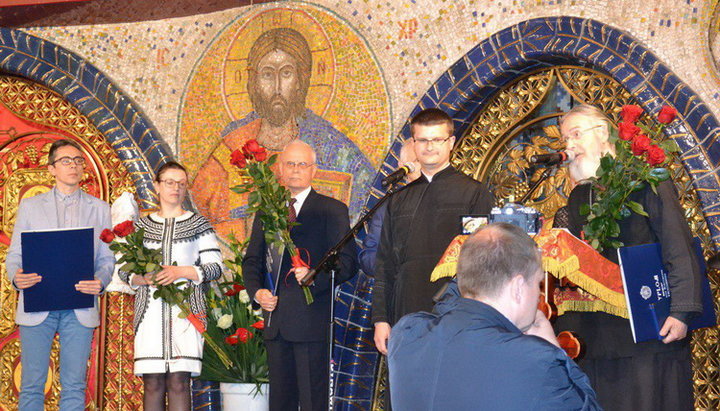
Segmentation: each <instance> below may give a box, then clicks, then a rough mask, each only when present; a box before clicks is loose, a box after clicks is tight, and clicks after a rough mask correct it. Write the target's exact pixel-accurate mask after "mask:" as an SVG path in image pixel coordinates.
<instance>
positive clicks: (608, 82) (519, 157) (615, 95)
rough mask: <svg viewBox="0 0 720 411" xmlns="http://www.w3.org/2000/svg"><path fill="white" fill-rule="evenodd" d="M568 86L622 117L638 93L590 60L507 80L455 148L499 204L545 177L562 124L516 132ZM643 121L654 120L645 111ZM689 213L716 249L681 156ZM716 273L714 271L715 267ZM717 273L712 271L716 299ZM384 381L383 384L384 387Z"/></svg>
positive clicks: (461, 164)
mask: <svg viewBox="0 0 720 411" xmlns="http://www.w3.org/2000/svg"><path fill="white" fill-rule="evenodd" d="M556 84H558V85H560V86H561V87H563V88H564V89H565V90H566V91H567V92H568V93H569V94H570V95H571V96H572V97H573V98H574V99H575V100H577V101H579V102H582V103H587V104H593V105H597V106H599V107H601V108H602V109H603V110H604V111H605V112H606V113H608V114H609V116H610V117H611V118H612V119H613V120H614V121H615V122H616V123H617V121H618V120H619V117H620V109H621V107H622V106H623V105H625V104H637V103H638V102H637V100H635V98H634V97H633V96H632V95H631V94H630V93H629V92H628V91H627V90H625V89H624V88H623V87H622V85H620V84H619V83H618V82H616V81H615V80H614V79H612V78H611V77H609V76H607V75H606V74H604V73H600V72H597V71H594V70H591V69H588V68H584V67H575V66H556V67H552V68H545V69H541V70H538V71H535V72H532V73H530V74H528V75H526V76H524V77H522V78H520V79H518V80H516V81H515V82H514V83H512V84H510V85H508V86H506V87H505V88H504V89H503V90H502V91H500V92H498V93H497V95H496V96H495V97H494V98H493V99H492V100H491V101H489V102H488V103H487V104H486V105H485V107H484V108H483V110H482V111H481V112H480V113H479V115H478V117H477V119H476V120H475V121H474V122H473V124H472V126H471V127H470V129H469V131H468V132H467V133H466V135H465V136H463V138H462V140H461V141H460V143H459V145H458V146H457V147H456V148H455V150H454V152H453V156H452V159H451V162H452V164H453V165H454V166H456V167H457V168H458V169H459V170H461V171H462V172H464V173H465V174H467V175H469V176H472V177H473V178H475V179H477V180H484V181H488V182H489V183H490V184H491V185H492V187H494V189H495V196H496V198H497V201H498V204H503V203H504V202H506V201H508V200H512V199H518V198H520V197H521V196H522V195H523V194H525V192H526V191H527V190H528V182H530V181H535V180H536V179H537V178H538V177H539V171H536V172H535V173H534V174H533V175H526V171H525V170H527V169H528V166H529V159H530V157H531V156H532V155H534V154H543V153H547V152H554V151H558V150H560V149H562V148H563V144H562V142H561V141H560V140H559V138H560V132H559V129H558V127H557V126H556V125H551V126H545V127H544V128H543V133H542V134H539V135H534V136H532V137H531V138H530V141H529V142H520V143H518V142H516V141H522V140H519V139H516V137H518V136H519V135H520V133H521V132H522V131H523V130H526V129H528V128H529V127H531V126H533V125H535V124H536V123H538V122H540V121H543V120H547V119H551V118H553V117H558V116H559V115H560V114H548V115H544V116H542V115H541V116H535V115H534V113H535V111H536V109H538V108H539V107H540V106H541V105H542V104H543V100H544V99H545V97H546V96H547V93H548V92H549V91H550V90H551V89H552V88H553V87H554V85H556ZM640 121H649V120H648V119H647V117H642V118H641V120H640ZM671 174H672V177H673V181H674V182H675V185H676V187H677V189H678V193H679V196H680V201H681V204H682V206H683V209H684V210H685V216H686V218H687V220H688V222H689V224H690V226H691V229H692V231H693V233H694V234H695V235H696V236H698V237H700V238H701V240H702V241H703V245H704V248H705V250H706V254H710V253H711V252H712V247H711V242H710V233H709V230H708V227H707V224H706V222H705V219H704V217H703V214H702V206H701V204H700V200H699V198H698V196H697V193H696V191H695V188H694V187H693V186H692V179H691V177H690V175H689V174H688V172H687V170H686V169H685V168H684V167H683V166H682V164H681V162H680V160H679V158H678V157H677V156H676V158H675V162H674V164H673V165H672V166H671ZM570 189H571V187H570V183H569V180H568V175H567V174H566V172H565V170H564V168H560V169H559V170H558V172H557V173H556V174H555V175H554V176H552V177H551V178H550V179H548V180H547V181H546V182H545V183H543V184H542V185H541V186H540V187H539V189H538V191H536V192H535V194H534V196H533V198H532V200H531V202H530V204H531V205H532V206H534V207H535V208H537V209H538V210H539V211H540V212H542V213H543V215H545V216H550V217H552V216H553V215H554V214H555V211H557V209H558V208H559V207H561V206H563V205H564V204H566V202H567V196H568V194H569V192H570ZM713 274H714V275H713ZM717 274H718V273H713V272H711V273H709V275H708V277H709V278H710V281H711V287H712V289H713V292H714V295H715V300H716V306H717V302H718V286H720V282H719V281H718V276H717ZM718 333H719V330H718V327H713V328H708V329H703V330H698V331H696V332H694V333H693V339H692V347H693V372H694V385H695V405H696V408H697V409H720V374H719V373H718V369H720V343H719V341H718V339H719V336H718ZM382 388H384V387H381V389H382Z"/></svg>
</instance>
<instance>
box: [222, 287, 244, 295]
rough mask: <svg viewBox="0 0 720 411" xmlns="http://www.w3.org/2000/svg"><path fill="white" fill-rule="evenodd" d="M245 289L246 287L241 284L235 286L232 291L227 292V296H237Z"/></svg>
mask: <svg viewBox="0 0 720 411" xmlns="http://www.w3.org/2000/svg"><path fill="white" fill-rule="evenodd" d="M244 289H245V287H243V286H242V285H240V284H233V286H232V288H231V289H229V290H227V291H225V295H227V296H228V297H232V296H233V295H237V293H239V292H240V291H242V290H244Z"/></svg>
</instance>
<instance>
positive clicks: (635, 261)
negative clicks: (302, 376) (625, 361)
mask: <svg viewBox="0 0 720 411" xmlns="http://www.w3.org/2000/svg"><path fill="white" fill-rule="evenodd" d="M693 246H694V249H695V255H696V257H697V260H698V265H699V266H700V274H701V276H702V301H703V312H702V314H701V315H699V316H697V317H695V318H694V319H692V320H691V321H690V323H689V324H688V331H691V330H696V329H698V328H705V327H712V326H715V325H716V324H717V318H716V316H715V305H714V303H713V295H712V291H711V290H710V282H709V281H708V279H707V274H706V271H707V270H706V267H705V258H704V257H703V254H702V247H701V246H700V241H699V240H698V239H695V241H694V244H693ZM618 258H619V262H620V272H621V273H622V278H623V287H624V290H625V301H626V302H627V306H628V314H629V315H630V327H631V328H632V333H633V339H634V341H635V342H636V343H638V342H642V341H649V340H662V339H663V337H661V336H660V329H661V328H662V326H663V324H664V323H665V320H666V319H667V317H668V316H669V315H670V285H669V283H668V277H667V271H666V270H665V267H664V266H663V263H662V254H661V250H660V245H659V244H657V243H655V244H645V245H638V246H633V247H621V248H619V249H618Z"/></svg>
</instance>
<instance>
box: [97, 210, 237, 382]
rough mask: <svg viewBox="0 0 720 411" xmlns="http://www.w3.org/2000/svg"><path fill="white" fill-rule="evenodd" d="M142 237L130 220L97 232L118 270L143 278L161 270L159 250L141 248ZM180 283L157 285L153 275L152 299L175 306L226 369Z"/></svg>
mask: <svg viewBox="0 0 720 411" xmlns="http://www.w3.org/2000/svg"><path fill="white" fill-rule="evenodd" d="M144 236H145V229H143V228H140V229H138V230H135V224H134V223H133V221H132V220H127V221H123V222H122V223H119V224H117V225H116V226H115V227H113V229H112V230H110V229H109V228H106V229H104V230H103V231H102V233H100V240H102V241H104V242H106V243H109V244H110V250H111V251H112V252H114V253H116V254H117V253H120V258H119V259H118V260H117V263H118V264H122V266H120V271H124V272H126V273H130V274H135V275H139V276H144V275H145V274H147V273H156V272H158V271H160V270H161V269H162V265H161V264H162V251H161V250H160V249H149V248H147V247H145V245H144V244H143V239H144ZM123 240H124V241H123ZM184 284H185V282H184V281H181V282H178V283H173V284H169V285H161V284H158V283H156V282H155V281H154V276H153V284H152V285H153V286H154V287H156V288H157V290H156V291H155V292H154V293H153V298H156V299H157V298H162V299H163V300H164V301H165V302H167V303H168V304H170V305H175V306H177V307H178V308H179V309H180V311H181V314H180V318H187V319H188V321H190V323H191V324H192V325H193V327H195V329H196V330H197V331H198V332H199V333H200V334H202V335H203V337H205V341H206V342H207V343H208V344H209V345H210V346H211V348H212V349H213V350H214V351H216V352H218V357H219V358H220V359H221V361H222V362H223V364H224V365H225V367H228V368H229V367H230V366H231V365H232V362H231V361H230V358H228V357H227V355H226V354H225V353H224V352H222V350H221V349H220V347H218V346H217V344H215V343H214V342H213V341H212V340H211V339H210V340H209V339H208V338H207V337H208V335H207V332H206V329H205V325H204V324H203V322H202V321H201V319H200V318H198V316H197V315H195V313H193V312H192V310H191V309H190V303H189V302H188V301H189V298H190V293H191V292H192V289H191V288H190V287H182V286H183V285H184Z"/></svg>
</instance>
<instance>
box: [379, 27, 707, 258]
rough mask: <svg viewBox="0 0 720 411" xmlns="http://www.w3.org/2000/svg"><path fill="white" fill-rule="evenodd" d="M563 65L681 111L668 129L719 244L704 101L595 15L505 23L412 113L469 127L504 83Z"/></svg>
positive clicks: (647, 103)
mask: <svg viewBox="0 0 720 411" xmlns="http://www.w3.org/2000/svg"><path fill="white" fill-rule="evenodd" d="M560 64H573V65H579V66H587V67H592V68H593V69H596V70H600V71H604V72H606V73H608V74H609V75H610V76H611V77H612V78H614V79H615V80H616V81H618V82H619V83H620V84H622V85H623V87H625V88H626V89H627V90H628V91H630V92H631V93H632V94H633V95H634V96H635V97H636V98H637V100H638V101H639V102H640V104H641V105H642V106H643V108H644V109H645V110H646V111H648V112H649V113H657V112H659V111H660V108H661V107H662V106H663V105H666V104H667V105H670V106H672V107H674V108H675V109H677V111H678V119H679V121H676V122H674V123H673V125H672V126H671V127H668V129H667V130H666V132H667V133H668V134H669V135H672V136H673V138H675V140H676V141H677V143H678V144H679V146H680V149H681V152H682V156H681V159H682V161H683V164H684V166H685V167H686V168H687V170H688V172H689V174H690V176H691V177H692V178H693V184H694V185H695V188H696V189H697V193H698V196H699V197H700V201H701V204H702V207H703V208H702V211H703V214H704V216H705V218H706V220H707V223H708V226H709V228H710V233H711V235H712V238H713V241H714V243H715V244H716V248H717V246H718V245H719V244H720V202H719V201H718V199H719V198H718V196H719V194H718V192H719V190H718V189H719V188H720V181H719V179H718V175H717V169H718V167H719V166H720V142H719V141H718V136H719V135H720V125H719V124H718V121H717V119H716V118H715V116H714V115H713V114H712V112H711V111H710V110H709V109H708V107H707V105H706V104H705V103H704V102H703V101H702V100H701V99H700V97H699V96H698V95H697V94H695V92H693V90H692V89H691V88H690V87H689V86H688V85H686V84H685V83H684V82H683V81H682V80H680V78H678V76H676V75H675V74H674V73H673V72H672V71H671V70H670V69H669V68H668V67H667V66H666V65H665V64H664V63H662V62H661V61H660V59H659V58H658V57H657V56H655V54H654V53H652V52H651V51H650V50H649V49H647V48H646V47H645V46H644V45H643V44H642V43H641V42H640V41H638V40H637V39H635V38H634V37H632V36H631V35H629V34H628V33H626V32H624V31H622V30H619V29H617V28H614V27H612V26H609V25H607V24H604V23H601V22H599V21H596V20H591V19H582V18H575V17H544V18H536V19H531V20H527V21H524V22H522V23H519V24H517V25H514V26H512V27H509V28H507V29H504V30H502V31H500V32H498V33H496V34H494V35H492V36H491V37H489V38H488V39H487V40H485V41H483V42H481V43H479V44H478V45H477V46H475V47H474V48H473V49H471V50H470V51H469V52H468V53H467V54H466V55H465V56H463V57H462V58H461V59H460V60H458V61H457V62H456V63H455V64H453V65H452V66H451V67H450V68H449V69H448V70H447V71H446V72H445V73H444V74H443V75H442V76H440V78H439V79H438V80H437V81H436V82H435V84H433V85H432V87H430V89H429V90H428V91H427V92H426V93H425V94H424V95H423V96H422V97H421V98H420V101H419V103H418V105H417V106H416V107H415V108H414V109H413V110H412V112H411V113H410V116H409V118H411V117H412V115H414V114H416V113H417V112H419V111H420V110H422V109H424V108H427V107H440V108H442V109H444V110H446V111H447V112H448V113H449V114H450V115H451V116H452V117H453V118H454V119H455V127H456V130H457V133H456V134H457V135H458V136H462V135H463V134H464V133H465V131H466V130H467V129H468V127H470V125H471V122H472V121H473V120H474V119H475V118H476V116H477V114H478V113H479V111H480V109H481V108H482V107H483V105H484V104H485V103H486V102H487V101H488V99H489V98H491V97H492V96H493V95H494V94H495V93H496V92H497V91H499V90H500V89H501V88H502V87H503V86H505V85H507V84H508V83H510V82H512V81H514V80H515V79H517V78H519V77H522V76H524V75H525V74H527V73H528V72H531V71H533V70H536V69H539V68H543V67H550V66H555V65H560ZM407 137H410V128H409V123H406V124H405V125H404V126H403V128H402V130H401V131H400V133H399V135H398V137H397V139H396V140H395V141H394V142H393V144H392V147H391V150H390V154H388V157H387V158H386V159H385V163H384V164H383V166H382V167H381V170H380V174H379V175H378V176H377V177H376V179H375V181H374V182H373V188H374V189H375V190H373V196H371V197H370V198H369V199H368V206H371V205H373V204H374V203H375V202H376V201H377V197H375V195H376V193H377V192H378V191H379V190H380V180H381V179H382V177H383V176H384V175H386V174H387V173H388V172H390V171H392V170H394V169H395V168H396V166H397V154H398V153H399V150H400V146H401V140H402V139H404V138H407Z"/></svg>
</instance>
